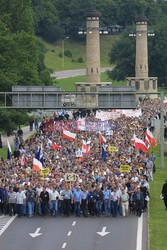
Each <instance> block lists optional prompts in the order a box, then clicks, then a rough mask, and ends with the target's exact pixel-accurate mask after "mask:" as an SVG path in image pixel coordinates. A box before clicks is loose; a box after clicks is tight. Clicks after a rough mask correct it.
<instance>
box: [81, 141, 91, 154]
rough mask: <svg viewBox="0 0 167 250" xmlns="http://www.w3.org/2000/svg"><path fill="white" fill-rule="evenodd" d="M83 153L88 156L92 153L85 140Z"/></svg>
mask: <svg viewBox="0 0 167 250" xmlns="http://www.w3.org/2000/svg"><path fill="white" fill-rule="evenodd" d="M82 153H83V154H86V155H88V154H89V153H90V146H89V145H87V143H86V142H85V141H84V140H83V142H82Z"/></svg>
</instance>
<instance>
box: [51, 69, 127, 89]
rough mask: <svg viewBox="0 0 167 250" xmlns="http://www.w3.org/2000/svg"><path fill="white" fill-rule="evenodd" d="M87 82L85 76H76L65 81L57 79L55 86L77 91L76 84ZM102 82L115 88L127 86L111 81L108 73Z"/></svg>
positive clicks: (104, 75) (123, 83)
mask: <svg viewBox="0 0 167 250" xmlns="http://www.w3.org/2000/svg"><path fill="white" fill-rule="evenodd" d="M85 81H86V77H85V76H76V77H70V78H65V79H57V80H56V81H55V85H58V86H60V87H61V88H62V90H67V91H75V85H74V83H76V82H85ZM101 81H102V82H112V84H113V86H120V85H126V83H125V82H116V81H111V79H109V78H108V75H107V74H106V73H102V74H101Z"/></svg>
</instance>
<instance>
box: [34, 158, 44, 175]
mask: <svg viewBox="0 0 167 250" xmlns="http://www.w3.org/2000/svg"><path fill="white" fill-rule="evenodd" d="M32 170H34V171H38V172H40V171H41V170H43V167H42V163H41V162H40V161H38V160H37V159H36V158H34V159H33V166H32Z"/></svg>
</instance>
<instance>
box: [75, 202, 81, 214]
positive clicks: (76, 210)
mask: <svg viewBox="0 0 167 250" xmlns="http://www.w3.org/2000/svg"><path fill="white" fill-rule="evenodd" d="M80 212H81V209H80V202H79V201H76V202H75V214H76V216H80Z"/></svg>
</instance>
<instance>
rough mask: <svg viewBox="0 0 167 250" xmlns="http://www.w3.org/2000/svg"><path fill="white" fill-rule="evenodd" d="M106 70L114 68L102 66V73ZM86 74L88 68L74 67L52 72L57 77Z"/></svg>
mask: <svg viewBox="0 0 167 250" xmlns="http://www.w3.org/2000/svg"><path fill="white" fill-rule="evenodd" d="M106 70H112V67H108V68H101V73H102V72H105V71H106ZM84 75H86V69H73V70H64V71H56V72H54V73H53V74H52V76H53V77H56V78H57V79H63V78H69V77H75V76H84Z"/></svg>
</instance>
